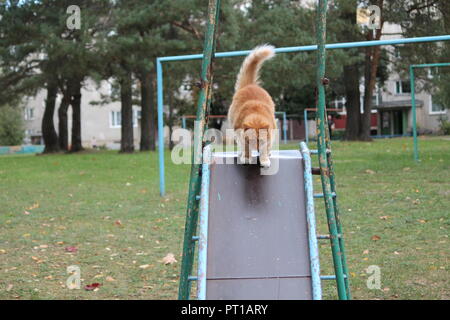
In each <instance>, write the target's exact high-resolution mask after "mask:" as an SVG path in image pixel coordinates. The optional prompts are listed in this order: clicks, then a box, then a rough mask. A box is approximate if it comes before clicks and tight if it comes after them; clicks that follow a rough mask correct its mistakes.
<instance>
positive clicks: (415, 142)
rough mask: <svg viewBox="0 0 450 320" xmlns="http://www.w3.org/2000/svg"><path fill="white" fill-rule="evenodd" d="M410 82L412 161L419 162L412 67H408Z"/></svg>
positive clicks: (414, 85) (414, 84)
mask: <svg viewBox="0 0 450 320" xmlns="http://www.w3.org/2000/svg"><path fill="white" fill-rule="evenodd" d="M409 74H410V81H411V106H412V127H413V139H414V160H415V161H419V146H418V141H417V110H416V88H415V87H416V79H415V75H414V66H410V67H409Z"/></svg>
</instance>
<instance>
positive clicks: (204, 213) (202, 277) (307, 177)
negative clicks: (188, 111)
mask: <svg viewBox="0 0 450 320" xmlns="http://www.w3.org/2000/svg"><path fill="white" fill-rule="evenodd" d="M300 152H301V154H302V161H303V163H304V173H303V174H304V183H305V200H306V203H305V209H306V210H305V212H306V220H307V223H308V244H309V257H310V268H311V288H312V296H313V300H322V286H321V280H332V279H335V278H334V276H320V262H319V261H320V259H319V247H318V243H317V239H322V238H321V237H318V236H317V233H316V216H315V210H314V189H313V180H312V174H311V169H312V167H311V156H310V151H309V149H308V147H307V145H306V144H305V143H304V142H302V143H300ZM211 160H212V153H211V147H210V146H209V145H208V146H206V147H205V148H204V149H203V164H202V183H201V191H200V197H201V199H200V208H199V230H198V234H199V236H198V266H197V277H196V278H192V279H193V280H197V299H199V300H205V299H206V281H207V279H206V276H207V265H208V255H207V253H208V220H209V219H208V218H209V182H210V168H209V166H210V164H211Z"/></svg>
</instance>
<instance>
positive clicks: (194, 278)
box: [188, 276, 198, 281]
mask: <svg viewBox="0 0 450 320" xmlns="http://www.w3.org/2000/svg"><path fill="white" fill-rule="evenodd" d="M197 279H198V278H197V277H195V276H189V277H188V280H189V281H197Z"/></svg>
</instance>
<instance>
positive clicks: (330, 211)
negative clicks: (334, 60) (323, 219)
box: [316, 0, 347, 300]
mask: <svg viewBox="0 0 450 320" xmlns="http://www.w3.org/2000/svg"><path fill="white" fill-rule="evenodd" d="M327 5H328V1H327V0H319V6H318V8H317V28H316V30H317V45H318V51H317V78H316V82H317V89H318V99H317V113H316V122H317V130H318V132H317V149H318V155H319V166H320V171H321V175H320V176H321V181H322V189H323V193H324V200H325V209H326V213H327V220H328V229H329V231H330V242H331V251H332V255H333V263H334V271H335V275H336V283H337V290H338V296H339V299H341V300H346V299H347V293H346V289H345V281H344V274H343V268H342V259H341V254H342V252H341V250H340V243H339V236H338V230H337V222H336V216H335V212H334V203H333V195H332V192H331V185H330V179H329V176H330V171H329V167H328V161H327V146H326V140H325V135H326V132H325V130H328V128H325V122H324V121H325V85H324V79H325V61H326V56H325V39H326V17H327Z"/></svg>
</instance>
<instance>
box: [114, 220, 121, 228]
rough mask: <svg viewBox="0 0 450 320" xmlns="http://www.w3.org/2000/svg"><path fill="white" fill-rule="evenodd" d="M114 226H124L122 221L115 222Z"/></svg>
mask: <svg viewBox="0 0 450 320" xmlns="http://www.w3.org/2000/svg"><path fill="white" fill-rule="evenodd" d="M114 224H115V225H116V226H119V227H121V226H122V221H120V220H116V221H115V222H114Z"/></svg>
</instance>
